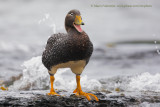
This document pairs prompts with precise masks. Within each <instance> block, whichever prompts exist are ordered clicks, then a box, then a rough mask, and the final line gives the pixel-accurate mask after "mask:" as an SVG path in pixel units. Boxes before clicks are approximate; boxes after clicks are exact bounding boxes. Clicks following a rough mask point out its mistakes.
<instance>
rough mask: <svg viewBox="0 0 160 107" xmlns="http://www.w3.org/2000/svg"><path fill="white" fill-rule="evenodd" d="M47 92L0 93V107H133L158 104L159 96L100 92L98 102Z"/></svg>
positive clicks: (68, 94)
mask: <svg viewBox="0 0 160 107" xmlns="http://www.w3.org/2000/svg"><path fill="white" fill-rule="evenodd" d="M47 92H48V90H47V91H38V90H37V91H19V92H12V91H0V106H2V107H5V106H7V107H8V106H14V107H15V106H16V107H21V106H23V107H29V106H36V107H51V106H53V107H54V106H55V107H128V106H135V107H137V106H138V105H139V104H141V103H143V102H148V103H160V96H159V94H160V93H158V94H156V93H154V94H151V95H148V94H145V93H144V94H141V95H140V96H137V95H138V93H137V95H135V96H134V95H125V94H117V95H116V94H113V93H112V94H104V93H102V92H94V94H95V95H97V97H98V98H99V102H96V101H88V100H86V99H84V98H79V97H76V96H75V95H74V94H72V95H70V93H68V92H65V91H61V92H58V93H59V94H61V95H62V94H63V95H65V94H67V95H66V96H60V97H59V96H48V95H46V93H47Z"/></svg>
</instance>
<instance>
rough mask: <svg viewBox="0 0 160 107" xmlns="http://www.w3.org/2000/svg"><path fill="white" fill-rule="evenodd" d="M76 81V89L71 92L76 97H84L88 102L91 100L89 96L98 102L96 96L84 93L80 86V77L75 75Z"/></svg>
mask: <svg viewBox="0 0 160 107" xmlns="http://www.w3.org/2000/svg"><path fill="white" fill-rule="evenodd" d="M76 81H77V88H76V89H75V90H74V91H73V93H75V94H76V96H85V97H86V98H87V99H88V100H89V101H90V100H91V96H92V97H93V98H94V99H95V100H96V101H99V100H98V98H97V96H95V95H94V94H91V93H85V92H83V91H82V89H81V85H80V75H76Z"/></svg>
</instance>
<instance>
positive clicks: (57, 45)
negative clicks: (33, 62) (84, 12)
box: [42, 10, 93, 70]
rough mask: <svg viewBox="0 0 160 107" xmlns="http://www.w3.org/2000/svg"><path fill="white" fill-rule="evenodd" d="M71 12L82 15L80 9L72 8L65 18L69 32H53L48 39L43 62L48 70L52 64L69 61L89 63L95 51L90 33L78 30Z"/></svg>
mask: <svg viewBox="0 0 160 107" xmlns="http://www.w3.org/2000/svg"><path fill="white" fill-rule="evenodd" d="M71 13H73V14H76V15H80V12H79V11H78V10H72V11H70V12H69V13H68V14H67V16H66V19H65V28H66V30H67V34H64V33H58V34H53V35H52V36H51V37H50V38H49V39H48V41H47V45H46V48H45V50H44V52H43V55H42V62H43V64H44V66H45V67H46V68H47V69H48V70H51V67H52V66H55V65H58V64H61V63H65V62H68V61H78V60H85V61H86V64H87V63H88V61H89V59H90V56H91V54H92V52H93V45H92V42H91V41H90V39H89V37H88V35H87V34H86V33H85V32H84V31H82V32H78V31H77V29H76V28H75V27H74V26H73V22H74V19H75V17H74V16H73V18H72V17H70V16H71Z"/></svg>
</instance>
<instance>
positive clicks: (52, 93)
mask: <svg viewBox="0 0 160 107" xmlns="http://www.w3.org/2000/svg"><path fill="white" fill-rule="evenodd" d="M47 95H56V96H60V95H59V94H57V93H56V92H54V91H53V92H50V93H47Z"/></svg>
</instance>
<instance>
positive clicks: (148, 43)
mask: <svg viewBox="0 0 160 107" xmlns="http://www.w3.org/2000/svg"><path fill="white" fill-rule="evenodd" d="M126 4H128V5H152V7H145V8H144V7H125V8H124V7H94V6H93V5H126ZM159 5H160V1H158V0H77V1H75V0H63V1H60V0H59V1H58V0H47V1H46V0H0V85H6V87H10V86H12V89H14V88H17V85H19V87H18V89H26V90H28V89H49V88H46V87H49V78H48V76H49V75H48V73H47V70H46V69H45V68H42V69H41V70H40V69H39V68H38V67H40V66H41V65H42V64H41V57H40V56H41V54H42V52H43V50H44V47H45V44H46V42H47V39H48V38H49V37H50V36H51V35H52V34H53V33H59V32H63V33H65V32H66V31H65V28H64V19H65V16H66V14H67V12H68V11H70V10H71V9H78V10H80V12H81V15H82V18H83V22H84V23H85V25H84V26H82V29H83V30H84V31H85V32H86V33H87V34H88V35H89V37H90V39H91V41H92V42H93V44H94V53H93V55H92V57H91V60H90V63H89V64H88V66H87V67H86V69H85V71H84V72H83V76H84V78H89V79H91V80H93V81H90V84H91V83H92V85H90V86H88V85H85V82H86V81H87V79H84V86H86V87H87V86H88V88H86V89H99V90H102V89H106V90H109V89H110V90H114V89H115V88H117V87H118V88H120V89H122V90H135V89H136V90H140V91H141V90H149V91H160V86H159V85H158V84H159V83H160V71H159V63H160V55H159V54H160V52H159V49H160V45H159V43H160V42H159V40H160V36H159V34H160V24H159V21H160V14H159V11H160V6H159ZM31 58H32V59H31ZM30 59H31V60H30ZM27 60H29V61H28V62H27V63H24V62H25V61H27ZM23 63H24V64H23ZM37 63H38V65H36V64H37ZM21 65H23V66H21ZM33 65H34V66H33ZM34 67H37V69H34ZM37 71H39V72H37ZM43 71H45V72H43ZM33 72H37V73H35V74H34V73H33ZM44 73H45V74H44ZM26 75H27V76H26ZM31 75H32V76H31ZM37 75H38V76H39V77H38V78H35V76H37ZM44 75H46V77H44ZM59 75H61V77H63V76H64V77H66V81H69V82H70V81H71V79H72V78H75V76H74V74H72V73H71V72H70V71H69V72H68V71H66V72H65V71H63V73H62V74H59ZM71 75H72V78H71ZM57 76H58V75H57ZM24 77H25V79H26V80H27V81H23V85H20V84H22V80H24ZM20 78H21V81H19V82H17V85H16V83H15V84H14V81H15V80H19V79H20ZM33 78H34V79H33ZM46 78H48V79H47V81H45V80H46ZM31 79H32V80H31ZM38 80H39V81H40V82H38ZM85 80H86V81H85ZM42 82H44V83H43V85H42ZM28 84H29V85H28ZM73 84H75V83H73ZM135 84H136V85H135ZM151 84H152V85H151ZM26 85H27V86H26ZM55 85H56V86H57V87H58V86H59V87H60V86H63V85H65V84H63V83H62V81H61V82H60V81H58V80H57V84H55ZM69 85H70V84H69ZM20 86H21V87H20ZM140 86H141V87H140ZM26 87H27V88H26ZM31 87H32V88H31ZM64 87H65V86H64ZM64 87H60V88H62V89H64ZM97 87H98V88H97Z"/></svg>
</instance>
